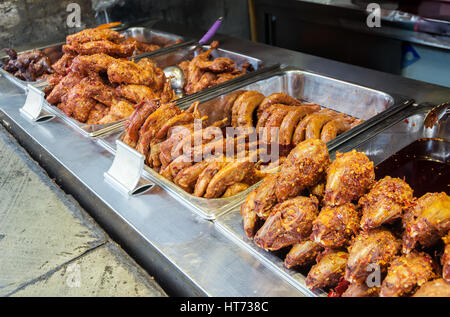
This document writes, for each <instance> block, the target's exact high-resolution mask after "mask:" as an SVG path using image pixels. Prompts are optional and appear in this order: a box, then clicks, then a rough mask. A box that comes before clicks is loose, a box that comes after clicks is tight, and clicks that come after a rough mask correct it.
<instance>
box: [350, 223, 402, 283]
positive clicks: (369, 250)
mask: <svg viewBox="0 0 450 317" xmlns="http://www.w3.org/2000/svg"><path fill="white" fill-rule="evenodd" d="M400 247H401V243H400V241H399V240H397V238H396V237H394V235H393V234H392V233H391V232H390V231H389V230H386V229H373V230H371V231H369V232H366V231H362V232H360V234H359V235H358V236H356V238H355V239H354V240H353V242H352V244H351V246H350V248H349V254H350V255H349V258H348V263H347V268H346V270H345V279H346V280H347V281H349V282H350V283H353V282H356V281H364V280H365V279H366V277H367V276H368V275H369V274H370V273H371V272H372V271H374V270H376V269H377V266H378V267H379V269H380V274H381V272H384V271H385V269H386V268H387V266H388V265H389V263H390V262H391V261H392V259H393V258H394V256H395V255H396V254H397V253H398V252H399V251H400ZM369 266H373V267H369Z"/></svg>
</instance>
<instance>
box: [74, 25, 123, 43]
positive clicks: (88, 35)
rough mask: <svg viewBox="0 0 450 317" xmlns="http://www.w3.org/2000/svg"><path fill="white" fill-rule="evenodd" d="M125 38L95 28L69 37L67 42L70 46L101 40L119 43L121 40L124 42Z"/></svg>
mask: <svg viewBox="0 0 450 317" xmlns="http://www.w3.org/2000/svg"><path fill="white" fill-rule="evenodd" d="M123 38H124V36H123V35H121V34H120V33H118V32H116V31H113V30H111V29H99V28H93V29H85V30H83V31H81V32H78V33H75V34H72V35H68V36H67V37H66V42H67V43H68V44H70V45H74V44H82V43H86V42H91V41H101V40H107V41H112V42H117V41H119V40H122V39H123Z"/></svg>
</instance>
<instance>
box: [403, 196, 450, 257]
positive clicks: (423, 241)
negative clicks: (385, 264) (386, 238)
mask: <svg viewBox="0 0 450 317" xmlns="http://www.w3.org/2000/svg"><path fill="white" fill-rule="evenodd" d="M403 224H404V228H405V231H404V233H403V251H404V252H406V253H407V252H409V251H411V250H412V249H413V248H414V247H415V246H416V244H420V245H421V246H422V247H423V248H427V247H430V246H432V245H433V244H434V243H436V242H437V241H438V240H439V239H440V238H441V237H442V236H444V235H445V234H446V233H447V232H448V230H449V229H450V197H449V196H448V195H447V194H446V193H444V192H442V193H427V194H425V195H423V196H422V197H420V198H419V199H418V200H417V201H416V203H415V205H414V206H413V207H411V208H410V209H409V210H408V211H407V212H406V213H405V215H404V217H403Z"/></svg>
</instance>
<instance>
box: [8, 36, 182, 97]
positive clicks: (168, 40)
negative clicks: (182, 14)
mask: <svg viewBox="0 0 450 317" xmlns="http://www.w3.org/2000/svg"><path fill="white" fill-rule="evenodd" d="M119 33H120V34H123V35H124V36H125V38H128V37H130V36H133V37H135V38H136V39H137V40H138V41H140V42H144V43H149V44H157V45H160V46H162V48H161V49H159V50H155V51H152V52H151V53H154V52H158V51H164V50H165V49H167V47H170V46H172V45H175V44H177V42H180V43H183V42H186V41H187V40H188V39H187V38H186V37H184V36H180V35H176V34H172V33H168V32H163V31H158V30H154V29H151V28H148V27H131V28H128V29H126V30H123V31H119ZM64 44H65V42H61V43H56V44H50V45H47V46H42V47H37V48H35V49H38V50H42V51H43V52H44V54H46V55H47V56H49V58H50V61H51V63H52V64H53V63H54V62H56V61H57V60H58V59H59V58H60V57H61V56H62V55H63V52H62V46H63V45H64ZM30 51H31V50H26V51H22V52H18V54H21V53H26V52H30ZM149 53H150V52H149ZM5 58H7V56H2V57H1V58H0V61H1V65H0V73H1V74H2V75H4V76H5V77H6V78H7V79H8V80H10V81H11V82H13V83H14V84H16V85H19V86H20V87H22V88H25V87H26V86H27V84H31V85H34V86H39V87H40V86H42V87H43V86H45V80H43V79H40V80H37V81H25V80H21V79H19V78H17V77H14V76H13V75H12V74H11V73H9V72H7V71H5V70H4V69H3V62H4V60H5Z"/></svg>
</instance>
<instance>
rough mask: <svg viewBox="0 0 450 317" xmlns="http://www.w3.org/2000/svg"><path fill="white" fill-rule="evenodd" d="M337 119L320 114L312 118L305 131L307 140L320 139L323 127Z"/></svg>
mask: <svg viewBox="0 0 450 317" xmlns="http://www.w3.org/2000/svg"><path fill="white" fill-rule="evenodd" d="M335 117H336V116H332V115H328V114H320V115H317V116H314V117H313V118H311V120H310V121H309V123H308V125H307V126H306V129H305V139H320V132H321V131H322V127H323V126H324V125H325V124H326V123H327V122H329V121H331V120H333V118H335Z"/></svg>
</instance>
